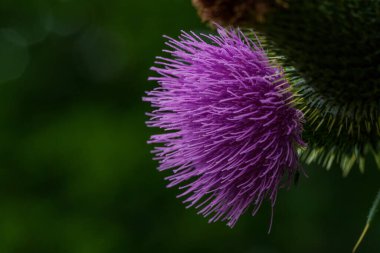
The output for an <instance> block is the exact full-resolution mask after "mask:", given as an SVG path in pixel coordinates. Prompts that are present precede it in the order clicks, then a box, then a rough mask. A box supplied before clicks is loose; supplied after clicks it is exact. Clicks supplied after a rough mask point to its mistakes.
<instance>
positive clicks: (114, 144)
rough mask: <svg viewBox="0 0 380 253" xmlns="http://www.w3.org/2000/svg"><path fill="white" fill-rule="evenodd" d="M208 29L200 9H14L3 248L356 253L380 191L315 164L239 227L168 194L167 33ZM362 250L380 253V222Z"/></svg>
mask: <svg viewBox="0 0 380 253" xmlns="http://www.w3.org/2000/svg"><path fill="white" fill-rule="evenodd" d="M181 29H184V30H190V29H192V30H195V31H207V27H206V26H205V25H203V24H201V23H200V21H199V19H198V17H197V15H196V12H195V10H194V9H193V8H192V6H191V1H190V0H175V1H173V0H159V1H154V0H150V1H148V0H141V1H131V0H111V1H101V0H92V1H89V0H88V1H85V0H76V1H74V0H66V1H64V0H61V1H58V0H49V1H48V0H46V1H44V0H40V1H38V0H34V1H33V0H31V1H27V0H17V1H15V0H1V3H0V137H1V138H0V139H1V141H0V252H1V253H8V252H12V253H13V252H14V253H24V252H25V253H29V252H30V253H31V252H38V253H45V252H46V253H47V252H49V253H50V252H54V253H61V252H62V253H64V252H65V253H119V252H120V253H121V252H123V253H125V252H168V253H170V252H207V253H211V252H242V253H249V252H251V253H305V252H308V253H314V252H315V253H317V252H318V253H319V252H334V253H337V252H350V251H351V249H352V246H353V244H354V243H355V241H356V239H357V237H358V236H359V233H360V231H361V229H362V227H363V225H364V222H365V219H366V215H367V211H368V209H369V206H370V204H371V202H372V199H373V197H374V196H375V193H376V191H377V188H378V186H379V178H380V177H379V171H377V170H376V168H375V165H374V164H373V162H372V161H370V162H369V166H368V168H367V171H366V173H365V174H360V173H359V172H357V170H354V171H353V173H351V174H350V175H349V177H347V178H342V177H341V172H340V170H339V169H338V168H333V169H332V170H331V171H330V172H327V171H324V170H323V169H321V168H319V167H318V166H308V167H306V171H307V173H308V176H309V177H308V178H305V177H303V178H301V180H300V183H299V185H298V186H296V187H293V188H292V189H290V190H289V191H286V190H282V191H280V194H279V197H278V202H277V207H276V209H275V216H274V225H273V229H272V232H271V234H270V235H268V234H267V229H268V226H269V220H270V209H269V203H265V205H264V206H263V207H262V209H261V211H260V212H259V213H258V215H257V216H256V217H251V216H250V215H249V214H248V213H247V214H246V215H244V216H243V217H242V218H241V220H240V221H239V222H238V224H237V226H236V227H235V228H234V229H230V228H228V227H227V226H225V224H223V223H216V224H208V223H207V220H206V219H204V218H202V217H200V216H198V215H196V211H195V210H194V209H189V210H187V209H185V208H184V206H183V205H182V204H181V201H180V200H178V199H176V198H175V196H176V194H177V193H178V191H177V190H176V189H166V188H165V181H164V180H163V177H164V176H165V175H166V174H164V173H159V172H157V170H156V166H157V164H156V162H153V161H152V160H151V158H152V155H151V154H150V153H149V150H150V149H151V147H150V146H148V145H147V144H146V141H147V139H148V138H149V135H150V134H152V133H153V132H154V131H156V130H152V129H147V128H146V127H145V124H144V121H145V120H146V119H147V117H146V116H145V115H144V112H146V111H148V110H150V109H149V105H147V104H144V103H142V100H141V97H142V96H143V95H144V91H146V90H149V89H151V88H152V87H153V86H154V83H150V82H147V81H146V79H147V77H148V76H149V75H152V74H153V73H151V72H150V71H149V67H150V66H151V65H152V64H153V61H154V57H155V56H156V55H159V54H161V49H162V48H163V43H164V39H163V38H162V34H166V35H170V36H177V35H178V34H179V30H181ZM378 220H380V218H378V219H377V220H376V221H375V223H374V224H373V227H372V228H371V229H370V231H369V234H368V236H367V237H366V238H365V240H364V243H363V245H362V246H361V248H360V251H359V252H363V253H364V252H368V253H369V252H371V253H375V252H379V248H380V243H379V240H378V238H379V235H380V222H379V221H378Z"/></svg>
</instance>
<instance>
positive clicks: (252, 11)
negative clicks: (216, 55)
mask: <svg viewBox="0 0 380 253" xmlns="http://www.w3.org/2000/svg"><path fill="white" fill-rule="evenodd" d="M192 2H193V5H194V6H195V8H196V9H197V10H198V15H199V16H200V17H201V19H202V21H203V22H210V23H212V22H216V23H219V24H222V25H237V24H240V25H241V24H244V23H247V22H258V23H263V22H265V16H266V14H267V13H268V12H269V11H271V10H272V9H274V8H277V7H286V2H285V0H192Z"/></svg>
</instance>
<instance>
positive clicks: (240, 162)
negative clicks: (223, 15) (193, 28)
mask: <svg viewBox="0 0 380 253" xmlns="http://www.w3.org/2000/svg"><path fill="white" fill-rule="evenodd" d="M168 40H169V41H168V42H167V43H166V45H168V46H169V47H170V48H171V49H172V50H164V51H165V52H168V53H169V54H171V56H172V57H173V58H163V57H157V59H158V61H157V62H156V64H157V65H158V67H152V70H153V71H155V72H157V73H158V74H159V77H151V78H149V79H150V80H154V81H157V82H158V84H159V86H158V87H157V88H155V89H154V90H153V91H150V92H147V97H145V98H144V100H145V101H148V102H150V103H151V105H152V106H153V107H154V108H156V109H155V110H154V111H153V112H152V113H149V114H148V115H149V116H150V117H151V119H150V121H148V122H147V125H148V126H150V127H158V128H161V129H163V130H164V131H165V132H164V133H162V134H157V135H153V136H152V137H151V140H150V141H149V143H153V144H160V145H159V146H158V147H156V148H155V149H154V151H153V153H154V154H155V159H156V160H158V161H159V170H160V171H165V170H169V171H171V173H172V174H171V175H170V176H168V177H167V178H166V179H167V180H168V181H169V184H168V187H173V186H177V185H179V188H180V189H181V190H182V191H183V192H182V194H180V195H179V197H185V196H186V198H185V200H184V202H185V203H187V204H188V206H189V207H190V206H195V207H196V208H197V209H199V212H198V213H199V214H202V215H204V216H205V217H206V216H209V215H210V216H212V217H211V218H210V222H214V221H217V220H219V219H221V220H224V221H227V225H228V226H230V227H233V226H234V225H235V223H236V221H237V220H238V218H239V217H240V216H241V215H242V213H243V212H244V211H245V210H246V209H247V208H249V207H250V206H252V207H253V215H254V214H255V213H256V212H257V210H258V209H259V207H260V206H261V204H262V202H263V200H264V199H266V198H268V199H269V200H270V202H271V205H272V208H273V206H274V205H275V202H276V196H277V191H278V189H279V187H280V185H282V183H281V182H283V183H284V184H285V185H289V184H290V183H291V182H292V178H293V176H294V175H295V174H296V173H297V172H298V171H299V164H298V157H297V147H298V146H303V145H304V143H303V141H302V139H301V132H302V118H303V116H302V113H300V111H298V110H297V109H294V107H293V105H292V100H293V95H292V93H291V92H290V91H289V85H288V83H287V81H286V80H285V79H284V76H283V71H282V69H281V68H280V67H277V66H275V65H273V63H272V62H271V61H270V59H269V58H268V57H267V56H266V54H265V52H264V50H263V49H262V48H261V46H260V44H255V43H254V42H253V41H251V40H249V39H247V38H246V37H245V36H244V35H243V34H242V33H241V32H240V31H233V30H225V29H223V28H221V27H218V35H204V34H202V35H197V34H195V33H192V32H191V33H190V34H189V33H185V32H182V34H181V36H180V37H179V39H178V40H175V39H172V38H168ZM283 179H285V180H283ZM272 210H273V209H272Z"/></svg>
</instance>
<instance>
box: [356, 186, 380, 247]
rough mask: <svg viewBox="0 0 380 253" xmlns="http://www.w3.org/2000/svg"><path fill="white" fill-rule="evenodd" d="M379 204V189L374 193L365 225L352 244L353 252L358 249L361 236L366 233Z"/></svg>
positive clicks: (361, 239)
mask: <svg viewBox="0 0 380 253" xmlns="http://www.w3.org/2000/svg"><path fill="white" fill-rule="evenodd" d="M379 204H380V190H379V192H378V193H377V195H376V198H375V201H373V204H372V206H371V209H370V210H369V213H368V217H367V222H366V225H365V227H364V229H363V232H362V233H361V235H360V237H359V239H358V241H357V242H356V244H355V246H354V249H353V250H352V252H353V253H355V252H356V250H357V249H358V247H359V245H360V243H361V242H362V241H363V238H364V236H365V235H366V233H367V231H368V229H369V226H370V225H371V222H372V220H373V218H374V217H375V213H376V211H377V209H378V207H379Z"/></svg>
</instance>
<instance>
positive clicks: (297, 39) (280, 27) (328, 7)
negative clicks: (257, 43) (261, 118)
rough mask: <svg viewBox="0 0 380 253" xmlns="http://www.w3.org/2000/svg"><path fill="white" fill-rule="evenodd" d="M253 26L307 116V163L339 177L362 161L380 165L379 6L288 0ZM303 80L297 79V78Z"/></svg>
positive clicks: (371, 1) (356, 0)
mask: <svg viewBox="0 0 380 253" xmlns="http://www.w3.org/2000/svg"><path fill="white" fill-rule="evenodd" d="M288 3H289V7H288V8H287V9H285V10H284V9H282V10H278V11H276V12H272V13H271V15H270V16H268V19H267V22H266V23H265V24H263V25H261V26H259V27H256V28H258V29H259V30H261V31H263V32H264V33H265V35H266V36H267V38H268V41H270V45H269V46H270V48H271V49H272V50H274V52H275V53H276V54H278V55H283V56H285V60H284V62H283V63H284V65H285V66H294V68H295V70H296V71H295V72H291V73H289V76H290V78H292V79H293V81H294V80H297V81H295V83H296V84H295V86H296V88H297V90H298V93H299V94H300V95H301V97H300V101H299V102H300V103H301V104H302V106H301V109H302V110H303V111H304V112H305V117H306V122H307V123H306V127H305V130H306V131H305V136H304V137H305V139H306V140H307V142H308V143H309V148H308V150H306V151H305V152H304V153H303V157H304V158H305V160H306V161H308V162H312V161H314V160H318V161H319V162H321V163H322V164H323V165H325V166H326V167H327V168H329V167H330V166H331V164H332V162H333V161H334V160H336V161H337V162H339V163H340V165H341V167H342V169H343V170H344V173H345V174H346V173H348V172H349V170H350V169H351V167H352V166H353V165H354V164H355V163H357V164H358V165H359V166H360V168H361V169H364V156H365V154H366V153H368V152H372V153H373V154H374V156H375V158H376V159H379V156H380V150H379V147H378V144H377V143H378V140H379V136H380V47H379V45H380V33H379V31H380V1H379V0H367V1H363V0H340V1H339V0H323V1H321V0H318V1H317V0H289V1H288ZM299 79H300V80H301V81H298V80H299Z"/></svg>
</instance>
